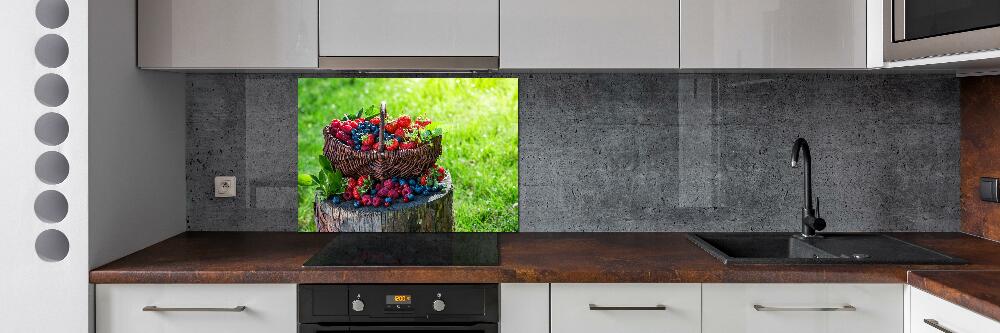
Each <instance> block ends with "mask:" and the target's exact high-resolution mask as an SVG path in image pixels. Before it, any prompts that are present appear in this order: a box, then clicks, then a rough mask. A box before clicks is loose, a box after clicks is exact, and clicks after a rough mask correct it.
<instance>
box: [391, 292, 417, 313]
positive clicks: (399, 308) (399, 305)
mask: <svg viewBox="0 0 1000 333" xmlns="http://www.w3.org/2000/svg"><path fill="white" fill-rule="evenodd" d="M385 311H386V312H410V311H413V295H402V294H398V295H385Z"/></svg>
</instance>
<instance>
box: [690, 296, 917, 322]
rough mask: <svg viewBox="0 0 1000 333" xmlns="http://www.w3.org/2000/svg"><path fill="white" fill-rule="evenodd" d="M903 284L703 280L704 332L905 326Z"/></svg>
mask: <svg viewBox="0 0 1000 333" xmlns="http://www.w3.org/2000/svg"><path fill="white" fill-rule="evenodd" d="M905 290H906V289H905V286H904V285H902V284H704V285H703V288H702V296H703V297H702V306H703V309H704V310H703V311H704V313H703V317H704V320H703V322H702V325H703V330H702V332H705V333H723V332H727V333H733V332H746V333H751V332H754V333H756V332H760V333H764V332H768V333H780V332H798V333H811V332H815V333H828V332H829V333H834V332H897V333H898V332H903V311H904V306H903V295H904V292H905Z"/></svg>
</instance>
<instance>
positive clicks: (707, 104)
mask: <svg viewBox="0 0 1000 333" xmlns="http://www.w3.org/2000/svg"><path fill="white" fill-rule="evenodd" d="M506 76H516V77H519V78H520V97H519V102H520V116H519V121H520V127H519V131H520V163H519V168H520V170H519V173H520V195H521V200H520V205H519V206H520V211H521V217H520V223H521V231H793V230H797V229H798V228H799V227H798V225H799V223H798V219H799V209H800V208H799V207H801V205H802V179H801V170H800V169H792V168H791V167H790V154H791V144H792V141H794V140H795V138H797V137H804V138H806V139H808V140H809V143H810V145H811V146H812V150H813V151H812V156H813V162H814V165H813V173H814V186H815V194H816V195H818V196H819V197H820V200H821V205H820V211H821V215H822V216H823V217H824V218H825V219H827V221H828V223H829V225H830V227H829V228H828V229H827V230H828V231H957V230H958V229H959V197H960V193H959V130H960V128H959V127H960V126H959V81H958V79H956V78H954V77H953V76H948V75H888V74H870V73H863V74H859V73H831V74H816V73H808V74H806V73H799V74H530V75H529V74H521V75H506ZM296 78H297V77H296V76H294V75H289V74H274V75H260V74H224V75H219V74H192V75H189V76H188V77H187V110H188V111H187V113H188V114H187V126H188V131H187V135H188V140H187V170H188V172H187V187H188V197H187V200H188V204H187V207H188V208H187V209H188V228H189V229H190V230H259V231H292V230H295V229H296V225H295V224H296V222H295V205H296V192H295V183H296V182H295V172H296V171H295V170H296V166H295V163H296V162H295V161H296V158H295V157H296V156H295V154H296V149H295V145H296V140H297V131H296V121H295V113H296V104H297V101H296V98H297V96H296ZM218 175H235V176H237V178H238V181H237V192H238V196H237V197H236V198H221V199H218V198H213V197H212V186H213V185H212V178H213V177H214V176H218Z"/></svg>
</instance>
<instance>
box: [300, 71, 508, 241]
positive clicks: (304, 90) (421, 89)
mask: <svg viewBox="0 0 1000 333" xmlns="http://www.w3.org/2000/svg"><path fill="white" fill-rule="evenodd" d="M298 84H299V87H298V94H299V115H298V123H299V124H298V125H299V133H298V134H299V138H298V141H299V147H298V149H299V156H298V169H299V174H303V173H307V174H315V173H316V172H317V171H318V170H319V164H317V161H316V156H318V155H320V154H322V153H323V127H324V126H326V125H327V124H329V122H330V120H332V119H333V118H340V117H341V116H343V115H344V114H345V113H356V112H357V111H358V109H360V108H362V107H368V106H370V105H378V104H379V103H380V102H381V101H386V102H387V103H388V111H389V115H390V116H391V117H393V118H395V117H397V116H399V115H401V114H408V115H410V116H411V117H417V116H423V117H429V118H431V119H432V120H433V121H434V123H436V124H437V126H438V127H439V128H441V129H443V130H444V136H443V138H442V145H443V153H442V155H441V157H440V158H439V159H438V165H441V166H443V167H445V168H447V169H448V170H449V172H451V175H452V180H453V182H454V188H455V194H454V200H455V202H454V208H453V209H454V212H455V231H476V232H485V231H497V232H512V231H517V230H518V207H517V198H518V192H517V191H518V190H517V144H518V139H517V79H516V78H391V79H389V78H301V79H299V82H298ZM298 225H299V231H315V230H316V227H315V225H314V223H313V198H312V193H308V191H307V190H304V189H301V188H300V189H299V209H298Z"/></svg>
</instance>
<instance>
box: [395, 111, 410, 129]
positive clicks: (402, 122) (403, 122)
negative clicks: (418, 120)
mask: <svg viewBox="0 0 1000 333" xmlns="http://www.w3.org/2000/svg"><path fill="white" fill-rule="evenodd" d="M396 122H397V123H398V125H399V126H400V127H410V116H407V115H405V114H404V115H402V116H399V119H396Z"/></svg>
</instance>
